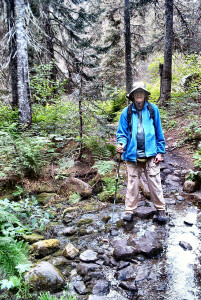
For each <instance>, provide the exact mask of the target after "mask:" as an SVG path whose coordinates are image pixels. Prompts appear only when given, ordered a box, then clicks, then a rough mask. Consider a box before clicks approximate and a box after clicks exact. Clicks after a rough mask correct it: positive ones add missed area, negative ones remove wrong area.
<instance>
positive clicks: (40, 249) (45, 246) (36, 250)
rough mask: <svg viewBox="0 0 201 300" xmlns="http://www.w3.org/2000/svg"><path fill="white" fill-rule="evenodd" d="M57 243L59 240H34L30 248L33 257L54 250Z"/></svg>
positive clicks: (42, 255) (45, 254)
mask: <svg viewBox="0 0 201 300" xmlns="http://www.w3.org/2000/svg"><path fill="white" fill-rule="evenodd" d="M59 244H60V242H59V240H57V239H49V240H43V241H39V242H36V243H34V244H32V245H31V247H30V248H31V252H32V253H33V254H34V255H35V257H40V258H41V257H45V256H47V255H50V254H52V253H54V252H56V251H57V250H58V249H59Z"/></svg>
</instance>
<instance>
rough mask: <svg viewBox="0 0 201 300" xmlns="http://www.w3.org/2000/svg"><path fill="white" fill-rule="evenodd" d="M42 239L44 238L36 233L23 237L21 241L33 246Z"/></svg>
mask: <svg viewBox="0 0 201 300" xmlns="http://www.w3.org/2000/svg"><path fill="white" fill-rule="evenodd" d="M44 239H45V238H44V236H43V235H40V234H38V233H32V234H27V235H23V240H24V241H25V242H27V243H29V244H33V243H36V242H38V241H41V240H44Z"/></svg>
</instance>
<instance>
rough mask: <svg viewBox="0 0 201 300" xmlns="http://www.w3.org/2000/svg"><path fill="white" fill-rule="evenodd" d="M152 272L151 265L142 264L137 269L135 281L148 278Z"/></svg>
mask: <svg viewBox="0 0 201 300" xmlns="http://www.w3.org/2000/svg"><path fill="white" fill-rule="evenodd" d="M149 274H150V268H149V266H146V265H141V266H140V267H139V269H138V271H137V275H136V278H135V281H136V282H138V281H142V280H144V279H146V278H147V277H148V276H149Z"/></svg>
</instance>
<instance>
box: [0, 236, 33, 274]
mask: <svg viewBox="0 0 201 300" xmlns="http://www.w3.org/2000/svg"><path fill="white" fill-rule="evenodd" d="M27 257H28V244H27V243H24V242H23V241H19V242H18V241H16V240H14V239H13V238H11V237H0V270H1V271H3V272H4V273H7V274H10V275H15V274H16V273H17V269H16V266H17V265H19V264H20V263H22V262H28V258H27Z"/></svg>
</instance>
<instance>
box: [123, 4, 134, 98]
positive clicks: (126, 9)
mask: <svg viewBox="0 0 201 300" xmlns="http://www.w3.org/2000/svg"><path fill="white" fill-rule="evenodd" d="M124 39H125V64H126V92H127V94H128V93H130V91H131V89H132V84H133V78H132V60H131V32H130V1H129V0H125V1H124Z"/></svg>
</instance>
